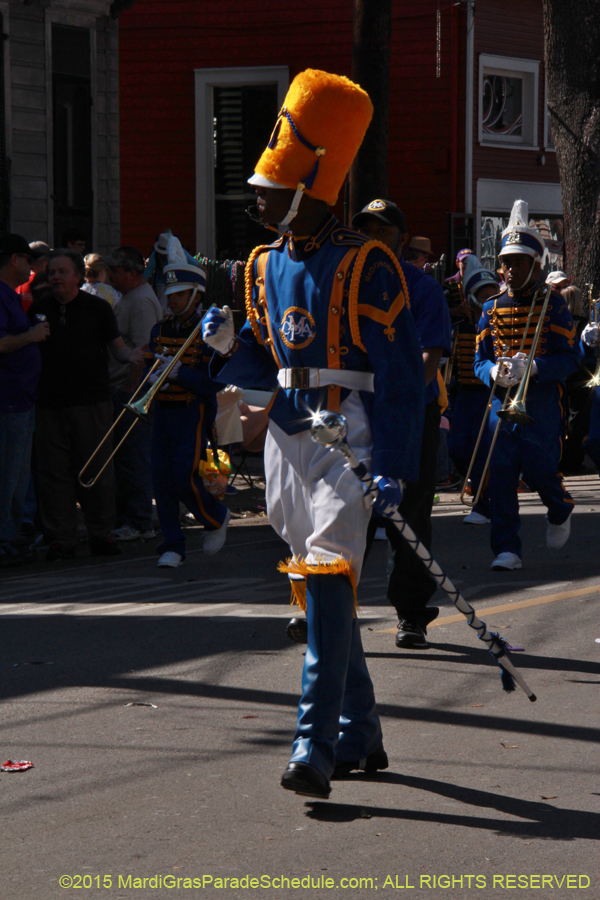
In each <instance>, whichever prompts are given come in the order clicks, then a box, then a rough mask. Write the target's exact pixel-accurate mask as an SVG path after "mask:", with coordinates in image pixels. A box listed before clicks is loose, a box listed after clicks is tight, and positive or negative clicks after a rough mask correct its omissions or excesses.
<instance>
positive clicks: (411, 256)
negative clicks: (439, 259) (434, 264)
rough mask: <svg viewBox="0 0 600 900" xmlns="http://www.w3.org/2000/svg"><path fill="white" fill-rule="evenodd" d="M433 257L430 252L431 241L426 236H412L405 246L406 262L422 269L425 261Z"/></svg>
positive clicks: (429, 260)
mask: <svg viewBox="0 0 600 900" xmlns="http://www.w3.org/2000/svg"><path fill="white" fill-rule="evenodd" d="M432 259H435V256H434V254H433V253H432V252H431V241H430V240H429V238H427V237H414V238H411V241H410V243H409V245H408V247H407V248H406V262H409V263H410V264H411V265H413V266H416V267H417V269H423V268H424V267H425V265H426V263H428V262H431V260H432Z"/></svg>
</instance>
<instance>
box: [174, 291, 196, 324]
mask: <svg viewBox="0 0 600 900" xmlns="http://www.w3.org/2000/svg"><path fill="white" fill-rule="evenodd" d="M198 287H199V285H196V286H195V288H194V290H193V291H192V296H191V297H190V299H189V300H188V304H187V306H186V308H185V309H183V310H182V311H181V312H180V313H178V314H177V318H180V317H181V316H185V314H186V312H187V311H188V309H190V307H191V305H192V303H193V302H194V300H195V299H196V294H197V293H198Z"/></svg>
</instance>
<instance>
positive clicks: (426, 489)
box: [352, 200, 452, 650]
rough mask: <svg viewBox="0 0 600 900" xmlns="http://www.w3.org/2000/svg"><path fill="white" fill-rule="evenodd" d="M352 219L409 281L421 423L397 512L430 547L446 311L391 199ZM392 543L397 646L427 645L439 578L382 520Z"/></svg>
mask: <svg viewBox="0 0 600 900" xmlns="http://www.w3.org/2000/svg"><path fill="white" fill-rule="evenodd" d="M352 225H353V227H354V228H357V229H358V230H359V231H360V232H362V234H364V235H366V236H367V237H368V238H369V239H370V240H378V241H381V242H382V243H384V244H385V245H386V246H387V247H389V248H390V250H392V251H393V253H395V254H396V256H397V258H398V261H399V263H400V267H401V269H402V271H403V273H404V277H405V279H406V284H407V287H408V299H409V302H410V311H411V313H412V315H413V319H414V321H415V326H416V330H417V336H418V338H419V342H420V344H421V350H422V354H423V363H424V366H425V385H426V387H425V424H424V426H423V438H422V442H421V456H420V463H419V480H418V481H417V482H414V483H412V484H407V486H406V490H405V491H404V496H403V498H402V503H401V504H400V507H399V510H400V513H401V514H402V515H403V516H404V518H405V519H406V521H407V522H408V524H409V525H410V526H411V528H412V529H413V531H415V533H416V534H417V535H418V537H419V538H420V539H421V540H422V541H423V543H424V544H425V546H426V547H427V548H428V549H431V508H432V505H433V498H434V494H435V482H436V470H437V456H438V447H439V442H440V418H441V409H440V405H439V402H438V398H439V396H440V388H439V383H438V378H437V375H438V369H439V364H440V360H441V358H442V356H450V354H451V346H452V332H451V325H450V313H449V311H448V304H447V302H446V298H445V297H444V292H443V290H442V288H441V286H440V285H439V284H438V283H437V281H435V279H434V278H432V277H431V276H430V275H426V274H425V273H424V272H423V271H422V270H421V269H418V268H417V267H416V266H413V265H411V264H410V263H407V262H406V260H405V259H404V257H403V255H402V249H403V247H404V245H405V244H406V243H407V241H408V239H409V234H408V233H407V227H406V218H405V216H404V213H403V212H402V210H401V209H399V208H398V207H397V206H396V204H395V203H392V202H391V201H390V200H372V201H371V203H369V204H368V205H367V206H365V207H364V208H363V209H362V210H361V211H360V212H359V213H357V214H356V215H355V216H354V218H353V219H352ZM384 526H385V531H386V534H387V537H388V540H389V542H390V545H391V551H392V563H393V565H392V569H391V573H390V578H389V582H388V590H387V596H388V600H389V601H390V603H391V605H392V606H394V607H395V609H396V612H397V613H398V631H397V633H396V646H397V647H408V648H417V649H421V650H425V649H427V646H428V644H427V640H426V634H427V626H428V625H429V623H430V622H432V621H433V620H434V619H435V618H436V616H437V615H438V612H439V610H438V608H437V607H435V606H427V604H428V603H429V601H430V600H431V598H432V597H433V595H434V594H435V592H436V590H437V584H436V582H435V581H434V580H433V578H432V577H431V575H430V574H429V572H428V571H427V569H426V567H425V566H424V565H423V563H422V562H421V561H420V559H419V558H418V557H417V555H416V554H415V553H414V551H413V550H412V549H411V547H410V546H409V545H408V543H407V542H406V541H405V540H404V538H403V537H402V536H401V535H400V534H399V533H398V531H397V529H396V527H395V525H394V524H393V522H390V520H389V519H386V520H384ZM376 527H377V520H376V519H375V518H372V519H371V523H370V526H369V531H368V534H367V548H369V547H370V545H371V541H372V539H373V537H374V535H375V529H376Z"/></svg>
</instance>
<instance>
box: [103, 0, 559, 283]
mask: <svg viewBox="0 0 600 900" xmlns="http://www.w3.org/2000/svg"><path fill="white" fill-rule="evenodd" d="M352 6H353V4H352V0H302V2H300V0H288V2H287V3H285V4H282V3H280V2H279V0H262V2H257V0H219V3H214V2H209V0H169V2H168V3H165V2H162V0H137V2H135V3H134V4H133V5H132V7H131V8H130V9H129V10H127V11H125V12H123V13H122V15H121V18H120V20H119V32H120V106H121V119H120V134H121V222H122V235H121V240H122V242H123V243H132V244H135V245H137V246H139V247H140V249H142V250H143V251H144V252H148V251H149V249H150V248H151V246H152V244H153V242H154V239H155V235H156V234H157V233H158V232H159V231H161V230H163V229H165V228H167V227H170V228H172V229H173V230H174V231H175V232H176V233H178V234H179V235H180V237H181V238H182V240H183V242H184V244H186V246H187V247H188V248H189V249H191V250H193V251H195V252H196V251H197V252H201V253H202V254H204V255H206V256H209V257H211V258H216V257H218V258H227V257H229V258H236V257H237V258H239V257H241V256H243V255H244V253H245V252H246V251H247V248H248V246H251V245H253V244H254V243H256V242H261V241H263V240H264V239H265V236H266V233H265V232H264V231H263V230H262V229H257V230H254V229H256V226H253V225H252V223H251V222H250V220H249V219H248V218H247V217H246V216H245V215H244V213H243V210H244V208H245V207H246V206H248V205H249V203H250V202H251V200H252V195H251V194H249V193H248V188H247V186H246V185H245V179H246V178H247V177H248V176H249V175H250V174H251V173H252V171H253V166H254V163H255V161H256V159H257V158H258V156H259V154H260V152H261V150H262V148H263V147H264V145H265V143H266V140H267V139H268V136H269V134H270V130H271V127H272V124H273V122H274V120H275V115H276V112H277V109H278V107H279V105H280V104H281V101H282V99H283V97H284V95H285V92H286V89H287V86H288V84H289V82H290V80H291V79H292V78H293V77H294V75H295V74H296V73H297V72H299V71H301V70H302V69H305V68H307V67H313V68H321V69H326V70H329V71H332V72H337V73H339V74H344V75H350V74H351V55H352ZM373 65H377V59H374V60H373ZM388 173H389V192H388V193H389V199H392V200H394V201H395V202H397V203H398V204H399V205H400V206H401V207H402V208H403V209H404V211H405V213H406V216H407V220H408V225H409V229H410V231H411V232H412V234H414V235H426V236H428V237H430V238H431V240H432V243H433V249H434V250H435V252H436V253H442V252H446V251H447V252H448V253H449V254H451V255H452V254H453V253H454V251H455V250H456V249H457V247H458V246H464V245H472V246H473V247H474V248H475V249H476V250H477V251H478V252H479V253H480V254H481V255H482V257H483V258H484V259H485V261H486V264H487V265H488V266H489V267H490V268H492V267H493V266H494V265H495V244H496V241H497V237H498V230H499V229H501V227H502V224H503V220H504V219H506V218H507V216H508V212H509V210H510V208H511V206H512V203H513V201H514V200H515V199H517V198H523V199H526V200H528V201H529V204H530V212H531V214H532V218H535V219H536V220H537V221H540V222H541V221H543V223H544V224H543V227H544V228H545V230H546V233H547V234H548V235H550V234H552V235H553V236H554V238H555V239H557V240H558V241H560V240H561V239H562V206H561V193H560V184H559V176H558V169H557V165H556V158H555V153H554V151H553V149H552V145H551V136H550V134H549V133H548V126H547V116H546V92H545V78H544V62H543V29H542V0H518V2H517V0H478V2H477V6H476V9H475V4H474V2H473V0H462V2H458V3H455V2H454V0H441V2H440V3H439V4H438V0H420V2H419V3H418V4H414V3H409V2H406V0H394V3H393V33H392V48H391V84H390V134H389V165H388ZM337 211H338V214H339V215H340V216H343V215H344V209H343V204H341V203H340V205H339V208H338V210H337ZM448 214H454V219H453V220H450V219H449V215H448ZM449 222H450V227H449ZM554 264H555V265H556V260H554Z"/></svg>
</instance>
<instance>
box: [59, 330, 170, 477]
mask: <svg viewBox="0 0 600 900" xmlns="http://www.w3.org/2000/svg"><path fill="white" fill-rule="evenodd" d="M167 352H168V351H167V348H166V347H163V353H167ZM161 362H162V360H161V359H157V360H156V362H155V363H154V365H153V366H152V368H151V369H150V370H149V371H148V373H147V375H146V377H145V378H144V379H143V381H141V382H140V384H139V385H138V388H137V390H136V391H135V393H134V394H133V395H132V397H131V400H130V401H129V402H130V403H131V402H132V401H133V400H135V398H136V397H137V395H138V394H139V392H140V391H141V389H142V388H143V387H144V385H145V384H146V382H147V381H148V379H149V378H150V376H151V375H152V373H153V372H155V371H156V369H157V368H158V366H160V364H161ZM127 409H128V406H127V404H124V405H123V409H122V410H121V412H120V413H119V415H118V416H117V418H116V419H115V421H114V422H113V423H112V425H111V426H110V428H109V429H108V431H107V432H106V434H105V435H104V437H103V438H102V440H101V441H100V443H99V444H98V446H97V447H96V449H95V450H94V452H93V453H92V455H91V456H90V458H89V459H88V461H87V462H86V464H85V466H84V467H83V469H81V471H80V472H79V475H78V476H77V479H78V481H79V484H80V485H81V487H83V488H91V487H94V485H95V484H96V482H97V481H98V479H99V478H100V476H101V475H102V473H103V472H104V470H105V469H106V467H107V466H108V464H109V463H110V461H111V460H112V459H113V457H114V456H115V455H116V453H117V452H118V450H119V448H120V446H121V444H123V443H124V441H125V440H126V439H127V438H128V437H129V434H130V432H131V431H132V430H133V428H134V427H135V426H136V425H137V423H138V419H137V418H136V419H134V420H133V422H132V424H131V425H130V426H129V428H128V429H127V431H126V432H125V434H124V435H123V437H122V438H121V440H120V441H119V443H118V444H117V446H116V447H115V448H114V449H113V451H112V453H111V454H110V456H109V457H108V459H107V460H106V462H105V463H104V465H103V466H102V468H101V469H100V470H99V471H98V472H96V474H95V475H94V477H93V478H92V479H90V481H83V477H82V476H83V473H84V472H85V471H86V469H88V468H89V466H90V463H91V462H92V460H93V459H95V457H96V456H97V455H98V453H99V451H100V448H101V447H103V446H104V444H105V443H106V442H107V440H108V439H109V437H110V436H111V434H112V433H113V431H114V430H115V428H116V427H117V424H118V423H119V422H120V421H121V419H122V418H123V416H124V415H125V413H126V412H127Z"/></svg>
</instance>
